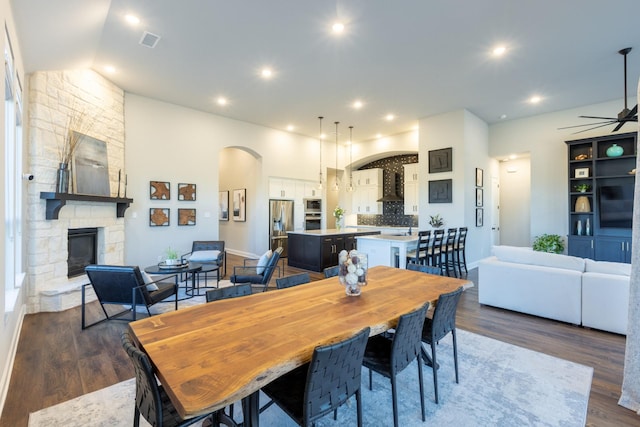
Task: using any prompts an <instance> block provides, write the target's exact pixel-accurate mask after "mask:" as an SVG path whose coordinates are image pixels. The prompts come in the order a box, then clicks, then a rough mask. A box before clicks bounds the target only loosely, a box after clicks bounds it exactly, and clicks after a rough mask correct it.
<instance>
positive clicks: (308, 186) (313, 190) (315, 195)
mask: <svg viewBox="0 0 640 427" xmlns="http://www.w3.org/2000/svg"><path fill="white" fill-rule="evenodd" d="M304 197H305V199H320V198H321V197H322V193H321V191H320V190H318V183H317V182H305V183H304Z"/></svg>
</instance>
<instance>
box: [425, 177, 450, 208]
mask: <svg viewBox="0 0 640 427" xmlns="http://www.w3.org/2000/svg"><path fill="white" fill-rule="evenodd" d="M452 187H453V180H451V179H439V180H437V181H429V203H451V202H453V189H452Z"/></svg>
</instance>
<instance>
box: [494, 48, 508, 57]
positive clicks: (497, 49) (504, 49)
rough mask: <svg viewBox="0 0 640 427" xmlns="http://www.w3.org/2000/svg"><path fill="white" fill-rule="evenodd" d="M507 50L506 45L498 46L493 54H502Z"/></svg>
mask: <svg viewBox="0 0 640 427" xmlns="http://www.w3.org/2000/svg"><path fill="white" fill-rule="evenodd" d="M506 52H507V48H506V47H505V46H496V47H495V48H494V49H493V50H492V51H491V53H492V54H493V56H502V55H504V54H505V53H506Z"/></svg>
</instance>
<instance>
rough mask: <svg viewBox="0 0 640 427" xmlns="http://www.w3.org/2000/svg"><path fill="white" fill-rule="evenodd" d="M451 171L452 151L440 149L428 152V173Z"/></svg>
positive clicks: (450, 149)
mask: <svg viewBox="0 0 640 427" xmlns="http://www.w3.org/2000/svg"><path fill="white" fill-rule="evenodd" d="M452 170H453V149H452V148H451V147H450V148H442V149H440V150H431V151H429V173H440V172H451V171H452Z"/></svg>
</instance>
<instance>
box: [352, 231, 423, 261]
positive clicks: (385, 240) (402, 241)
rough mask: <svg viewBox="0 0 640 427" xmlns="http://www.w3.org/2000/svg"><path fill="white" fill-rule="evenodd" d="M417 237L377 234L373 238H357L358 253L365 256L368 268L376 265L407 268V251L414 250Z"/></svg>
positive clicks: (415, 235)
mask: <svg viewBox="0 0 640 427" xmlns="http://www.w3.org/2000/svg"><path fill="white" fill-rule="evenodd" d="M417 243H418V235H417V234H412V235H408V236H401V235H397V234H378V235H375V236H367V235H364V236H358V251H359V252H363V253H365V254H367V258H368V261H369V268H371V267H375V266H376V265H386V266H388V267H395V266H396V254H397V255H398V267H400V268H407V251H408V250H411V249H415V248H416V245H417Z"/></svg>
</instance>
